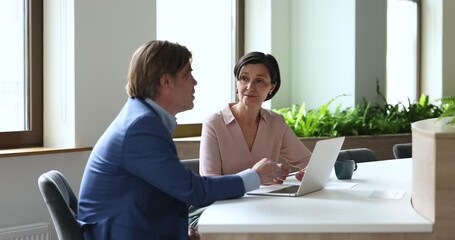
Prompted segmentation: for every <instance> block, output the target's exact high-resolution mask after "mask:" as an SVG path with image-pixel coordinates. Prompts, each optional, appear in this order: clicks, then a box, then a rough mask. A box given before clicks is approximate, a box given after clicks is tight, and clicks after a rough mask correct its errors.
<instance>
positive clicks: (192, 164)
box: [181, 158, 199, 175]
mask: <svg viewBox="0 0 455 240" xmlns="http://www.w3.org/2000/svg"><path fill="white" fill-rule="evenodd" d="M181 162H182V164H183V165H185V166H186V167H187V168H189V169H191V171H193V172H194V173H196V174H197V175H199V158H194V159H183V160H181Z"/></svg>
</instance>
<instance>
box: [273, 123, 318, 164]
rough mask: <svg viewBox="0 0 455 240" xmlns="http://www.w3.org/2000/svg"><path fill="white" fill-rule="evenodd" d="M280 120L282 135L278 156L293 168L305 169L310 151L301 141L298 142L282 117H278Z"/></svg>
mask: <svg viewBox="0 0 455 240" xmlns="http://www.w3.org/2000/svg"><path fill="white" fill-rule="evenodd" d="M280 120H281V121H282V122H283V124H284V126H283V127H284V134H283V142H282V145H281V151H280V156H281V157H282V158H283V159H285V160H286V161H287V162H288V163H289V164H290V165H292V166H294V167H298V168H300V169H302V168H305V167H306V166H307V165H308V163H309V161H310V157H311V152H310V150H309V149H308V148H307V147H306V146H305V144H303V143H302V141H300V139H299V138H298V137H297V136H296V135H295V133H294V132H293V131H292V129H291V128H290V127H289V126H288V125H287V124H286V122H285V121H284V118H283V116H280Z"/></svg>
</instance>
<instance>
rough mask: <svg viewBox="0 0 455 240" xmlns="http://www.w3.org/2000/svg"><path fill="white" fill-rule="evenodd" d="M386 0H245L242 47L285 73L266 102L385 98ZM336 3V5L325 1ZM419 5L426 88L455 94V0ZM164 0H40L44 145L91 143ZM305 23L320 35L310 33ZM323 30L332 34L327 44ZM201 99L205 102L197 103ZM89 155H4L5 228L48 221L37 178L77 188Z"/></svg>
mask: <svg viewBox="0 0 455 240" xmlns="http://www.w3.org/2000/svg"><path fill="white" fill-rule="evenodd" d="M188 2H191V1H188ZM386 2H387V1H386V0H346V1H336V0H324V1H304V0H280V1H278V0H246V1H245V36H244V37H245V52H248V51H252V50H260V51H264V52H269V53H271V54H273V55H274V56H275V57H277V59H278V61H279V64H280V68H281V75H282V79H283V84H282V86H281V89H280V92H279V93H278V95H277V96H276V97H275V98H274V99H273V100H272V101H269V102H267V103H265V107H269V108H279V107H284V106H289V105H291V104H294V103H301V102H306V103H307V104H308V106H309V107H317V106H319V105H320V104H322V103H325V102H327V101H328V100H330V99H331V98H333V97H334V96H337V95H340V94H349V96H347V97H346V98H342V99H341V100H340V103H342V104H343V105H347V106H349V105H354V104H356V103H359V102H360V101H362V99H363V98H364V97H366V98H367V99H369V100H372V101H379V96H378V94H377V93H376V87H377V85H379V86H380V87H381V89H385V88H386V80H385V79H386V62H385V58H386V44H385V33H386V17H385V15H386V12H387V11H386V8H387V7H386ZM330 4H332V5H331V6H333V7H331V8H324V6H329V5H330ZM420 4H421V21H422V22H421V47H420V52H421V61H420V66H419V68H420V71H419V74H420V79H421V80H420V89H421V93H424V94H427V95H429V96H430V97H431V98H432V99H437V98H440V97H442V96H448V95H455V79H454V78H455V68H454V67H453V66H452V64H453V62H455V46H454V43H455V41H454V40H455V28H454V27H453V25H451V23H452V22H454V20H455V19H454V18H455V17H454V16H452V15H453V14H451V13H453V12H452V11H455V2H454V1H450V0H422V1H421V2H420ZM159 6H160V5H159V1H158V3H157V1H150V0H135V1H122V0H98V1H95V2H94V1H73V0H62V1H48V0H45V1H44V28H45V31H44V38H45V39H44V44H45V48H44V51H45V52H44V54H45V59H44V64H45V65H44V76H45V77H44V81H45V84H44V109H45V110H44V145H45V146H48V147H65V148H74V147H91V146H93V145H94V144H95V142H96V140H97V139H98V138H99V136H100V135H101V134H102V133H103V131H104V130H105V129H106V127H107V126H108V124H109V123H110V122H111V121H112V119H113V118H114V117H115V116H116V114H117V113H118V111H119V110H120V108H121V107H122V106H123V104H124V102H125V100H126V97H127V96H126V93H125V88H124V86H125V84H126V73H127V70H128V65H129V60H130V58H131V55H132V53H133V52H134V51H135V49H136V48H137V47H138V46H139V45H141V44H142V43H144V42H146V41H149V40H152V39H157V38H159V36H158V35H159V34H160V28H159V27H158V23H159V17H160V12H159V11H157V9H158V7H159ZM174 7H176V6H174ZM309 9H313V11H309ZM192 14H193V15H196V14H197V13H192ZM328 19H331V20H336V21H337V24H338V25H337V27H336V28H333V31H322V30H321V29H323V30H325V29H328V30H332V29H330V28H324V24H327V23H326V21H327V20H328ZM206 21H210V19H207V20H206ZM179 24H182V25H185V24H186V23H185V22H179ZM318 26H319V27H318ZM185 28H187V29H189V30H190V32H191V30H192V32H194V33H196V32H197V33H198V34H200V37H201V39H202V38H203V39H204V41H206V40H207V41H215V43H218V42H217V40H216V36H212V35H211V34H212V30H210V28H207V29H204V30H203V31H202V33H200V32H199V31H200V29H199V26H197V25H189V26H185ZM313 28H314V29H313ZM309 29H313V30H315V32H316V34H315V35H311V36H309V34H308V33H309ZM318 29H319V30H320V31H318ZM161 34H163V35H162V36H166V34H169V33H165V32H162V33H161ZM318 34H319V35H318ZM318 36H325V37H327V38H324V39H330V38H331V39H333V41H327V40H325V41H321V39H320V38H319V37H318ZM171 40H172V39H171ZM181 44H183V45H189V46H188V47H189V48H190V50H191V44H185V42H181ZM316 46H319V47H316ZM220 48H222V47H221V46H220ZM200 54H202V53H200ZM198 55H199V53H197V52H195V53H194V65H193V68H195V69H196V66H197V68H198V69H200V70H199V71H200V72H201V74H202V72H204V70H205V69H204V66H203V65H201V66H199V65H197V61H198ZM226 61H229V59H216V58H215V59H214V62H219V64H220V65H229V66H230V67H229V68H227V70H226V72H223V73H220V74H215V75H214V74H211V75H210V76H203V75H201V76H196V79H197V78H198V77H200V78H201V79H200V80H199V85H198V86H197V87H196V92H198V91H208V90H207V89H204V90H202V87H201V85H203V84H202V82H203V80H202V79H208V80H207V81H209V82H210V81H214V82H216V81H224V82H228V83H230V82H231V81H232V75H231V69H232V67H231V66H232V62H226ZM321 72H322V73H323V74H321ZM209 90H210V91H212V92H213V93H215V95H216V94H218V93H223V92H226V93H227V94H228V95H227V96H228V97H227V98H229V96H231V95H229V94H232V92H233V90H232V86H231V85H226V87H219V84H216V85H213V86H212V87H211V88H210V89H209ZM196 98H198V96H197V95H196ZM228 100H229V99H228ZM228 100H226V101H225V102H226V103H227V101H228ZM195 104H196V105H198V104H199V102H198V100H196V102H195ZM220 104H224V102H221V103H220ZM219 108H221V106H220V107H218V106H217V107H216V108H215V109H214V111H216V110H218V109H219ZM185 114H191V111H190V112H188V113H185ZM193 114H194V113H193ZM183 117H187V116H183ZM89 154H90V151H69V152H60V153H50V154H36V155H24V156H14V157H2V155H0V189H1V191H2V197H1V198H0V216H2V217H1V218H0V228H4V227H12V226H20V225H25V224H31V223H36V222H49V223H51V219H50V216H49V213H48V211H47V208H46V206H45V204H44V203H43V200H42V198H41V194H40V193H39V190H38V186H37V178H38V176H39V175H40V174H41V173H43V172H45V171H48V170H50V169H57V170H59V171H61V172H63V173H64V174H65V176H66V177H67V178H68V180H69V182H70V184H71V186H72V187H73V190H75V192H76V194H77V193H78V190H79V183H80V179H81V176H82V172H83V169H84V167H85V163H86V160H87V158H88V155H89ZM52 231H53V229H52ZM54 234H55V233H54ZM53 239H56V237H55V235H54V236H53Z"/></svg>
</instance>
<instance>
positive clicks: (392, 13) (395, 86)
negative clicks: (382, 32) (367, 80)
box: [387, 0, 420, 104]
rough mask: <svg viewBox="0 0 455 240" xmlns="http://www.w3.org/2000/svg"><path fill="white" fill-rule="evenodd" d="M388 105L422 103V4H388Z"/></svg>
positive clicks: (398, 0) (403, 0) (394, 0)
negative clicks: (420, 28)
mask: <svg viewBox="0 0 455 240" xmlns="http://www.w3.org/2000/svg"><path fill="white" fill-rule="evenodd" d="M387 8H388V9H387V102H389V103H391V104H395V103H399V102H401V103H403V104H407V103H408V99H409V100H410V101H411V102H413V101H414V100H418V99H417V98H418V97H419V92H420V90H419V88H418V86H419V85H418V84H417V83H418V81H419V79H418V78H419V75H418V67H419V65H418V63H419V54H418V53H419V51H418V49H419V37H418V36H419V31H418V30H419V24H418V23H419V21H418V19H419V16H418V9H419V7H418V1H416V0H388V2H387Z"/></svg>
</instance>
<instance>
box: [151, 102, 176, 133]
mask: <svg viewBox="0 0 455 240" xmlns="http://www.w3.org/2000/svg"><path fill="white" fill-rule="evenodd" d="M145 102H147V103H148V104H149V105H150V107H152V108H153V109H154V110H155V111H156V113H157V114H158V117H160V119H161V121H162V122H163V124H164V126H165V127H166V129H167V130H168V132H169V133H170V134H171V135H172V133H173V132H174V130H175V127H176V126H177V118H175V116H174V115H172V114H170V113H169V112H168V111H166V110H165V109H164V108H163V107H161V106H160V105H159V104H158V103H156V102H155V101H153V100H152V99H149V98H146V99H145Z"/></svg>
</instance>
